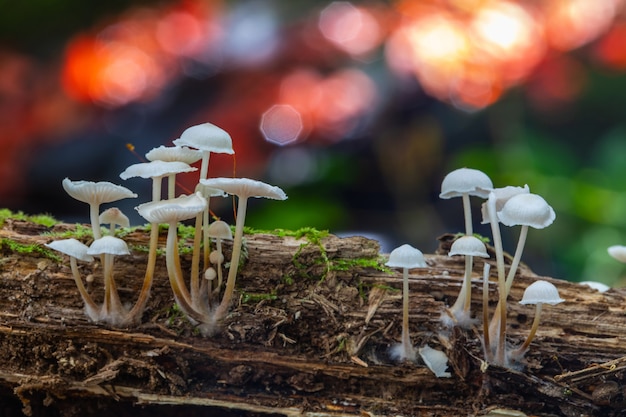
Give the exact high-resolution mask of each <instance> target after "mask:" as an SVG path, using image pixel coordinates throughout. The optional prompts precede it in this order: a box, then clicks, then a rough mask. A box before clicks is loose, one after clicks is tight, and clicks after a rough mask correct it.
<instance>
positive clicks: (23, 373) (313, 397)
mask: <svg viewBox="0 0 626 417" xmlns="http://www.w3.org/2000/svg"><path fill="white" fill-rule="evenodd" d="M72 228H73V226H71V225H58V226H55V227H54V228H53V229H50V230H49V229H47V228H43V227H41V226H37V225H32V224H30V223H25V222H17V221H11V220H9V221H7V222H6V223H5V225H4V227H3V228H2V229H0V238H3V239H10V240H12V241H15V242H19V243H21V244H27V245H31V244H40V245H43V244H44V243H46V242H49V241H50V240H52V238H51V237H50V236H49V235H45V234H42V233H43V232H54V231H60V230H71V229H72ZM147 239H148V236H147V234H146V233H145V232H142V231H141V230H138V231H136V232H133V233H131V234H130V235H128V236H126V237H125V240H127V242H129V244H130V245H131V247H133V246H135V247H137V246H140V245H145V244H146V242H147ZM246 240H247V251H248V259H247V261H246V263H245V265H244V266H243V268H242V270H241V273H240V275H239V278H238V290H239V292H238V293H239V294H240V295H241V297H240V298H239V301H238V302H237V303H235V304H234V305H233V307H232V309H231V313H230V314H229V316H228V318H227V319H226V321H225V323H224V326H223V331H222V332H221V333H220V334H219V335H217V336H216V337H213V338H203V337H201V336H199V335H197V334H195V332H194V328H193V326H192V325H191V324H190V323H189V322H188V321H186V320H185V319H184V318H182V317H181V316H179V315H177V313H176V310H175V309H173V308H172V306H173V300H172V295H171V291H170V289H169V286H168V283H167V282H168V281H167V276H166V272H165V266H164V261H163V259H162V258H161V257H159V259H158V261H157V276H156V278H155V286H154V288H153V290H152V295H151V298H150V301H149V304H148V308H147V311H146V313H145V314H144V318H143V323H142V324H141V325H140V326H137V327H133V328H111V327H107V326H104V325H100V324H95V323H91V322H90V321H89V320H88V319H87V318H86V317H85V315H84V314H83V311H82V304H81V300H80V297H79V295H78V293H77V291H76V288H75V286H74V282H73V279H72V277H71V273H70V271H69V265H66V263H65V262H64V263H57V262H54V261H52V260H50V259H47V258H45V257H44V256H43V255H41V254H38V253H36V252H34V253H33V254H30V255H28V254H18V253H15V252H12V251H11V250H9V249H8V248H7V247H5V246H3V247H2V248H0V253H1V255H2V260H1V261H0V277H1V278H2V279H1V280H0V397H2V398H0V399H1V400H6V401H3V402H2V403H3V404H17V406H18V407H19V408H20V409H23V410H24V412H26V413H27V414H30V415H33V416H39V415H63V416H73V415H78V414H81V415H83V414H84V413H85V412H86V411H88V412H89V413H90V415H109V414H108V413H110V412H111V410H116V413H117V414H120V415H123V413H121V412H120V411H119V410H121V409H123V407H127V408H128V409H132V413H133V415H141V414H140V413H141V412H142V410H145V412H146V415H147V414H148V413H154V412H158V413H159V415H177V414H176V412H177V410H178V411H181V410H184V411H185V414H186V415H191V416H193V415H206V413H207V412H209V411H210V412H214V413H215V415H224V416H230V415H241V416H266V415H268V416H269V415H279V416H281V415H282V416H296V415H303V416H328V417H335V416H387V415H403V416H417V415H419V416H447V415H450V416H463V415H489V413H490V412H491V413H493V410H495V409H510V410H517V411H518V412H522V413H524V414H527V415H565V416H574V415H591V416H595V415H597V416H613V415H614V416H617V415H622V414H623V409H624V408H625V407H626V400H625V394H624V387H625V386H626V371H625V369H626V366H625V363H626V362H625V361H624V346H626V343H625V342H626V326H624V324H625V322H626V303H625V300H624V298H625V296H626V292H625V291H623V290H621V289H612V290H610V291H608V292H606V293H603V294H601V293H598V292H597V291H595V290H592V289H590V288H588V287H586V286H580V285H577V284H574V283H570V282H566V281H560V280H555V279H552V278H549V277H541V279H546V280H548V281H550V282H552V283H554V284H555V285H557V287H558V288H559V292H560V294H561V297H562V298H564V299H565V300H567V301H566V302H565V303H563V304H561V305H558V306H555V307H550V306H548V307H546V308H545V309H544V315H542V324H541V326H540V329H539V332H538V335H537V337H536V339H535V340H534V341H533V343H532V344H531V348H530V351H529V352H528V353H527V355H526V359H527V365H526V367H525V368H524V369H522V370H516V371H513V370H507V369H502V368H499V367H496V366H486V365H485V363H484V362H483V361H482V358H483V354H482V348H481V344H480V330H479V329H475V330H473V331H462V330H459V329H454V330H453V331H452V332H446V331H444V330H443V329H442V328H441V326H440V324H439V317H440V315H441V313H442V312H443V309H444V308H445V306H446V305H450V304H452V303H453V302H454V300H455V299H456V296H457V294H458V292H459V289H460V287H461V282H462V275H463V268H464V263H463V261H462V259H459V258H457V257H448V256H446V255H445V253H446V245H448V244H449V239H448V238H445V239H442V242H441V248H440V251H439V253H440V254H432V255H427V256H426V259H427V263H428V265H429V267H428V268H424V269H414V270H412V271H411V274H410V288H411V294H410V305H411V313H410V330H411V337H412V339H413V341H414V343H416V345H418V346H423V345H425V344H429V345H430V346H431V347H435V348H438V349H441V350H443V351H445V352H446V353H447V355H448V357H449V358H450V362H449V364H450V366H449V371H450V372H452V378H435V377H434V375H433V374H432V373H431V372H430V371H429V370H428V369H427V368H426V367H425V366H424V365H423V364H421V363H418V364H409V363H400V364H398V363H393V362H392V361H391V360H390V359H389V357H388V355H387V351H388V348H389V346H391V345H392V344H394V343H397V342H398V341H399V339H400V332H401V329H400V325H401V292H400V289H401V274H400V273H399V272H381V271H379V270H376V269H373V268H364V267H360V266H358V262H352V263H350V262H346V261H355V260H358V259H376V258H377V257H379V248H378V245H377V243H376V242H375V241H372V240H369V239H366V238H363V237H353V238H344V239H340V238H337V237H335V236H332V235H329V236H327V237H325V238H323V239H322V240H321V242H320V243H319V244H318V243H317V242H310V241H308V240H307V238H306V237H303V238H301V239H295V238H293V237H279V236H275V235H271V234H259V235H248V236H246ZM229 249H230V247H229V246H228V245H225V251H226V258H227V259H228V256H229ZM322 251H324V253H322ZM492 261H493V258H492V260H489V261H488V262H492ZM145 263H146V255H145V253H143V252H141V251H137V250H134V251H133V253H132V255H131V256H127V257H119V258H118V259H116V271H115V276H116V277H118V278H117V279H118V286H119V290H120V294H121V297H122V299H123V301H125V302H129V303H130V302H133V301H134V297H136V295H137V294H138V292H139V288H140V286H141V281H142V279H143V266H144V265H145ZM188 263H189V259H186V260H184V262H183V266H188ZM340 264H341V266H342V267H341V268H338V267H336V266H338V265H340ZM346 265H351V266H350V267H348V268H346ZM80 268H81V271H82V273H83V274H84V275H85V276H86V275H87V274H93V275H94V276H95V277H96V280H95V282H94V283H93V284H92V288H91V289H90V291H92V294H93V296H94V297H95V298H96V299H101V297H102V289H101V285H99V284H100V281H99V279H101V270H100V267H99V266H98V265H95V264H94V265H88V264H81V265H80ZM186 270H187V271H188V268H187V269H186ZM492 270H495V268H493V269H492ZM481 277H482V263H481V262H477V264H476V266H475V270H474V277H473V279H472V287H473V293H472V309H473V311H474V312H475V313H479V312H480V311H481V302H482V301H481V295H482V294H481V289H482V279H481ZM538 278H539V277H538V276H537V275H535V274H533V273H532V271H530V270H529V269H528V268H522V269H521V270H520V272H519V274H518V277H517V278H516V280H515V282H514V285H513V288H512V290H511V295H510V297H509V299H510V301H511V302H510V306H509V312H508V316H509V324H510V325H509V336H508V338H509V341H510V342H511V343H512V344H514V345H517V344H519V343H521V342H522V341H523V340H524V338H525V336H526V334H527V332H528V330H529V327H530V323H531V321H532V317H533V314H534V309H532V308H529V307H527V306H522V305H519V304H518V303H517V301H518V300H519V299H520V298H521V296H522V293H523V291H524V288H525V287H526V286H527V285H529V284H530V283H531V282H533V281H534V280H536V279H538ZM492 279H494V277H492ZM489 289H490V295H489V298H490V305H491V307H492V309H493V307H494V306H495V303H496V302H497V291H496V284H495V282H491V283H490V284H489ZM263 295H268V296H267V297H264V296H263ZM254 296H256V297H254ZM491 415H495V414H491Z"/></svg>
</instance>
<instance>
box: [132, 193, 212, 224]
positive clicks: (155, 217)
mask: <svg viewBox="0 0 626 417" xmlns="http://www.w3.org/2000/svg"><path fill="white" fill-rule="evenodd" d="M206 205H207V204H206V199H205V198H204V197H202V195H201V194H200V193H195V194H191V195H188V196H187V195H182V196H180V197H176V198H173V199H170V200H162V201H157V202H150V203H144V204H140V205H139V206H137V207H135V210H137V211H138V212H139V214H140V215H141V217H143V218H144V219H146V220H148V221H149V222H150V223H176V222H179V221H182V220H187V219H191V218H193V217H195V216H196V215H197V214H198V213H201V212H203V211H204V209H205V208H206Z"/></svg>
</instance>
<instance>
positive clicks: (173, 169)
mask: <svg viewBox="0 0 626 417" xmlns="http://www.w3.org/2000/svg"><path fill="white" fill-rule="evenodd" d="M173 143H174V145H175V146H172V147H165V146H160V147H158V148H155V149H152V150H151V151H150V152H148V153H147V154H146V158H147V160H148V161H149V162H142V163H138V164H134V165H131V166H130V167H128V168H127V169H126V170H125V171H124V172H122V173H121V174H120V177H121V178H122V179H124V180H126V179H128V178H132V177H141V178H146V179H148V178H150V179H152V200H151V201H150V202H146V203H143V204H140V205H139V206H137V207H136V210H137V211H138V212H139V214H140V215H141V216H142V217H143V218H145V219H146V220H147V221H148V222H149V223H150V246H149V252H148V264H147V267H146V272H145V276H144V281H143V285H142V288H141V290H140V293H139V296H138V298H137V301H136V302H135V304H134V305H133V306H132V307H127V306H124V305H123V304H122V303H121V301H120V298H119V295H118V291H117V287H116V284H115V279H114V276H113V266H114V260H115V257H116V256H120V255H128V254H130V252H129V249H128V247H127V245H126V243H125V242H124V241H123V240H122V239H120V238H117V237H115V227H116V226H118V225H119V226H122V227H128V226H129V220H128V217H126V216H125V215H124V214H123V213H122V212H121V211H120V210H119V209H117V208H109V209H107V210H105V211H103V212H102V213H100V206H101V205H102V204H105V203H111V202H114V201H118V200H121V199H124V198H135V197H137V194H135V193H133V192H132V191H130V190H129V189H127V188H125V187H123V186H120V185H116V184H112V183H110V182H106V181H101V182H91V181H71V180H69V179H68V178H66V179H64V180H63V188H64V189H65V191H66V192H67V193H68V194H69V195H70V196H72V197H73V198H75V199H77V200H79V201H83V202H85V203H87V204H89V207H90V219H91V227H92V232H93V238H94V240H93V243H91V245H90V246H86V245H85V244H83V243H81V242H79V241H78V240H76V239H63V240H56V241H53V242H51V243H49V244H48V245H47V246H49V247H50V248H52V249H54V250H57V251H59V252H62V253H64V254H66V255H68V256H69V257H70V264H71V269H72V273H73V276H74V279H75V281H76V286H77V287H78V291H79V293H80V295H81V297H82V299H83V302H84V304H85V312H86V314H87V316H88V317H89V318H90V319H91V320H93V321H96V322H104V323H109V324H112V325H115V326H126V325H132V324H137V323H139V322H140V321H141V318H142V314H143V311H144V309H145V307H146V302H147V300H148V298H149V295H150V289H151V287H152V281H153V277H154V271H155V264H156V256H157V246H158V233H159V232H158V230H159V224H167V225H168V226H169V227H168V233H167V242H166V247H165V253H166V265H167V272H168V276H169V282H170V286H171V288H172V292H173V293H174V298H175V300H176V303H177V304H178V305H179V306H180V308H181V310H182V311H183V313H184V314H185V315H186V316H187V317H188V318H189V319H190V321H192V322H193V323H195V324H197V325H198V328H199V329H200V331H201V332H202V334H204V335H211V334H213V333H214V332H215V331H216V330H217V329H218V328H219V323H220V322H221V321H222V320H223V319H224V317H225V316H226V315H227V313H228V309H229V306H230V302H231V300H232V296H233V292H234V289H235V280H236V277H237V271H238V267H239V263H240V256H241V248H242V243H243V241H242V240H243V228H244V221H245V218H246V209H247V201H248V198H250V197H265V198H270V199H275V200H285V199H286V198H287V196H286V194H285V193H284V192H283V190H281V189H280V188H278V187H275V186H272V185H268V184H265V183H263V182H260V181H256V180H252V179H248V178H208V176H207V174H208V168H209V157H210V154H211V153H226V154H233V153H234V151H233V147H232V140H231V138H230V135H229V134H228V133H227V132H225V131H224V130H222V129H220V128H219V127H217V126H215V125H213V124H210V123H204V124H200V125H196V126H192V127H190V128H188V129H186V130H185V131H184V132H183V133H182V134H181V136H180V138H179V139H176V140H174V142H173ZM200 160H201V166H200V178H199V181H198V184H197V186H196V189H195V192H194V193H193V194H190V195H180V196H176V195H175V192H176V175H177V174H180V173H183V172H192V171H197V168H195V167H192V166H191V164H194V163H196V162H198V161H200ZM164 178H167V186H168V188H167V198H166V199H162V198H161V187H162V183H163V179H164ZM227 195H236V196H237V197H238V205H237V217H236V222H235V234H234V238H233V235H232V232H231V228H230V226H229V225H228V224H226V223H225V222H223V221H221V220H216V221H213V222H211V221H210V220H211V219H210V216H209V202H210V199H211V197H216V196H222V197H225V196H227ZM190 219H195V235H194V241H193V254H192V261H191V264H192V265H191V272H190V277H189V279H188V280H185V278H184V274H183V271H182V268H181V261H180V255H179V251H178V223H179V222H182V221H184V220H190ZM101 224H106V225H110V229H109V230H108V232H107V233H106V234H105V235H104V236H103V235H102V231H101V228H100V225H101ZM211 239H212V240H213V241H214V242H215V245H214V246H215V249H214V250H213V251H211V249H210V248H211V247H212V245H211ZM233 239H234V240H233ZM223 240H233V247H232V254H231V258H230V266H229V269H228V277H227V279H226V282H225V284H224V283H223V273H222V265H223V264H224V255H223V254H222V245H221V242H222V241H223ZM201 252H202V253H201ZM94 256H98V257H100V260H101V263H102V265H103V275H104V301H103V303H102V304H101V305H98V304H97V303H96V302H95V301H94V300H93V298H92V297H91V295H90V294H89V292H88V291H87V289H86V288H85V285H84V284H83V279H82V277H81V275H80V272H79V269H78V266H77V261H78V260H80V261H85V262H91V261H93V260H94ZM201 257H202V258H203V263H202V272H201V269H200V258H201ZM88 278H89V277H88ZM187 281H188V282H189V285H187ZM222 287H224V288H222ZM220 295H221V300H220V301H219V302H217V300H218V299H219V296H220Z"/></svg>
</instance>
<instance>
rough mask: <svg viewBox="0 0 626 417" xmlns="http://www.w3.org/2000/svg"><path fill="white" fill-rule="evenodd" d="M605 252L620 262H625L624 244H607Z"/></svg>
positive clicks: (625, 250)
mask: <svg viewBox="0 0 626 417" xmlns="http://www.w3.org/2000/svg"><path fill="white" fill-rule="evenodd" d="M607 252H608V253H609V255H611V257H613V258H614V259H617V260H618V261H620V262H623V263H626V246H623V245H613V246H609V247H608V249H607Z"/></svg>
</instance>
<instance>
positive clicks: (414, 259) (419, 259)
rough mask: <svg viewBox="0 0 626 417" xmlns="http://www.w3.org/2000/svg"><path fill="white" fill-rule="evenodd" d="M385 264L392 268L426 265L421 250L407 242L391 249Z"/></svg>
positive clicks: (422, 266) (423, 266)
mask: <svg viewBox="0 0 626 417" xmlns="http://www.w3.org/2000/svg"><path fill="white" fill-rule="evenodd" d="M385 265H387V266H389V267H392V268H426V267H427V266H428V265H426V260H425V259H424V254H423V253H422V251H420V250H419V249H415V248H414V247H413V246H411V245H408V244H404V245H402V246H399V247H397V248H395V249H394V250H392V251H391V253H390V254H389V260H388V261H387V263H386V264H385Z"/></svg>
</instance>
